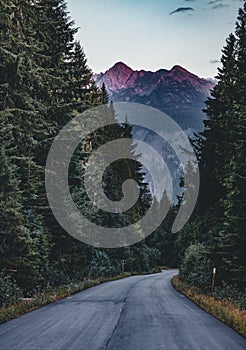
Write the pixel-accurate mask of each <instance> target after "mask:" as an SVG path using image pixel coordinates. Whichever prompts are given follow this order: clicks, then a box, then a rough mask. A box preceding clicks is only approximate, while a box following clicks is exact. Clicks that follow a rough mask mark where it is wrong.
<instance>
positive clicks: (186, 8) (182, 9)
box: [169, 7, 194, 15]
mask: <svg viewBox="0 0 246 350" xmlns="http://www.w3.org/2000/svg"><path fill="white" fill-rule="evenodd" d="M188 11H194V9H193V7H179V8H177V9H176V10H174V11H172V12H170V13H169V15H174V14H175V13H184V12H188Z"/></svg>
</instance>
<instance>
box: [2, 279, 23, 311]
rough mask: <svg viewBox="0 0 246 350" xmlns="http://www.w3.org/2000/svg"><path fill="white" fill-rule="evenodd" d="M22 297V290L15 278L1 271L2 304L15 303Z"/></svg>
mask: <svg viewBox="0 0 246 350" xmlns="http://www.w3.org/2000/svg"><path fill="white" fill-rule="evenodd" d="M21 297H22V291H21V289H20V288H19V287H18V286H17V284H16V282H15V280H14V279H13V278H12V277H11V276H9V275H5V274H4V273H0V306H1V307H3V306H4V307H5V306H8V305H10V304H15V303H16V302H17V301H18V300H19V298H21Z"/></svg>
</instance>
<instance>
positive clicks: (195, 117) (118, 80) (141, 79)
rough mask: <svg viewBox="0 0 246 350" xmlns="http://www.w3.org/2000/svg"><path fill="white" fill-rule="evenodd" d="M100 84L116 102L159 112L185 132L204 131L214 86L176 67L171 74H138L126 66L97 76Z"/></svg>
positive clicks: (120, 63) (117, 64) (168, 72)
mask: <svg viewBox="0 0 246 350" xmlns="http://www.w3.org/2000/svg"><path fill="white" fill-rule="evenodd" d="M94 79H95V81H96V84H97V85H98V86H99V87H101V86H102V84H103V83H105V85H106V88H107V91H108V93H109V96H110V99H111V100H112V101H113V102H137V103H142V104H147V105H149V106H152V107H155V108H158V109H160V110H162V111H163V112H165V113H167V114H169V115H170V116H171V117H172V118H174V119H175V120H176V121H177V122H178V123H179V124H180V126H181V127H182V128H183V129H191V130H196V131H197V130H201V129H202V127H203V125H202V120H203V119H204V114H203V112H202V109H203V108H204V102H205V100H206V99H207V97H208V96H209V94H210V90H211V89H212V88H213V87H214V83H213V82H211V81H209V80H206V79H203V78H199V77H198V76H197V75H195V74H192V73H190V72H188V71H187V70H186V69H184V68H182V67H180V66H178V65H175V66H174V67H173V68H172V69H171V70H166V69H160V70H158V71H156V72H151V71H145V70H140V71H134V70H133V69H131V68H130V67H128V66H127V65H126V64H124V63H122V62H118V63H116V64H115V65H114V66H113V67H112V68H110V69H109V70H107V71H106V72H105V73H100V74H95V75H94Z"/></svg>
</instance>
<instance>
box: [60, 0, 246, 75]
mask: <svg viewBox="0 0 246 350" xmlns="http://www.w3.org/2000/svg"><path fill="white" fill-rule="evenodd" d="M67 4H68V11H69V12H70V15H71V18H72V19H73V20H75V25H76V26H77V27H80V29H79V32H78V34H77V35H76V39H77V40H80V42H81V44H82V46H83V48H84V51H85V54H86V57H87V60H88V65H89V67H90V68H91V69H92V70H93V72H94V73H100V72H105V71H106V70H107V69H109V68H110V67H112V66H113V65H114V64H115V63H116V62H119V61H121V62H124V63H125V64H127V65H128V66H130V67H131V68H133V69H136V70H141V69H145V70H150V71H156V70H158V69H160V68H165V69H171V68H172V67H173V66H174V65H180V66H183V67H184V68H186V69H188V70H189V71H190V72H192V73H195V74H197V75H199V76H200V77H204V78H208V77H210V78H212V77H214V76H215V75H216V72H217V68H218V66H219V64H220V63H219V60H220V57H221V50H222V48H223V46H224V45H225V40H226V38H227V37H228V35H229V34H230V33H231V32H233V31H234V28H235V21H236V18H237V14H238V9H239V7H240V6H241V5H242V0H67Z"/></svg>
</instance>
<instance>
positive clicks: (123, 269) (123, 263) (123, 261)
mask: <svg viewBox="0 0 246 350" xmlns="http://www.w3.org/2000/svg"><path fill="white" fill-rule="evenodd" d="M125 265H126V260H121V271H122V273H124V272H125Z"/></svg>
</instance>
